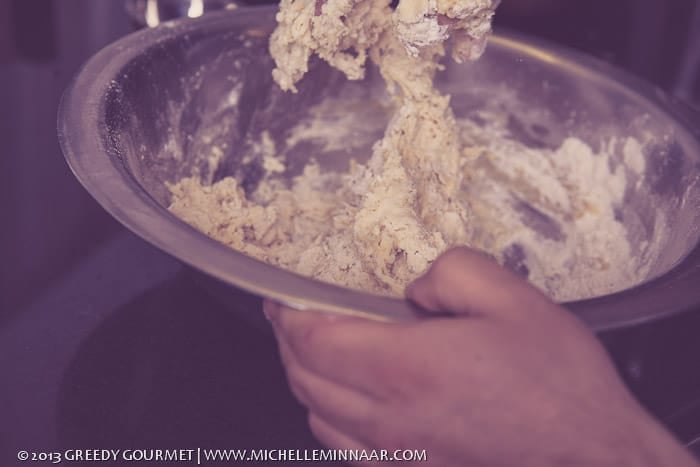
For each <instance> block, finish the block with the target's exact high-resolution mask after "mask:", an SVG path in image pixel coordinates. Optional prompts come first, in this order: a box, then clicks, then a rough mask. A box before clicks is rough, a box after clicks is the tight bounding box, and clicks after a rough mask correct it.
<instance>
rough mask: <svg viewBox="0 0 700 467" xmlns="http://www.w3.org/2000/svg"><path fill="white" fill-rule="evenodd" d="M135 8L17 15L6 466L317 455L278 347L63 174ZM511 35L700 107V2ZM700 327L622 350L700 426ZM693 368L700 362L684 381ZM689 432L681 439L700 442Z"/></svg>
mask: <svg viewBox="0 0 700 467" xmlns="http://www.w3.org/2000/svg"><path fill="white" fill-rule="evenodd" d="M217 1H218V0H217ZM126 3H127V2H126V1H124V0H0V136H1V137H2V147H1V149H0V151H1V155H0V213H1V215H2V218H1V220H0V381H2V383H0V465H12V462H13V461H7V462H6V461H5V460H6V459H9V458H6V457H5V455H6V453H8V452H16V450H17V449H20V448H24V449H29V448H36V449H38V448H43V449H50V448H55V447H61V446H63V447H77V445H79V444H81V443H82V444H83V445H85V446H86V447H107V445H108V444H110V445H112V446H115V447H122V448H123V447H125V446H124V445H123V444H120V443H125V442H130V443H142V444H143V443H161V444H166V445H168V444H169V445H170V447H183V448H186V447H188V446H185V445H183V444H182V443H184V442H190V443H200V444H201V443H202V442H206V441H209V442H211V443H213V444H214V445H215V447H235V446H228V445H222V443H225V442H226V440H231V439H235V440H237V442H238V446H237V447H255V446H259V447H285V446H287V447H289V446H291V447H305V446H315V444H314V443H313V441H311V439H310V435H309V434H308V432H307V431H306V430H305V428H304V414H303V411H301V409H300V408H299V407H298V406H296V405H295V403H294V402H293V401H292V399H291V397H290V396H289V393H288V392H287V390H286V386H285V384H284V380H283V375H282V371H281V368H280V367H279V364H278V362H277V359H276V355H275V348H274V344H273V342H272V340H271V338H270V335H269V334H268V333H266V332H265V331H264V330H260V329H257V328H255V329H254V328H250V327H249V326H248V325H247V324H246V323H245V322H240V321H239V320H238V319H237V318H236V317H234V315H233V314H231V313H229V312H228V311H229V310H225V309H222V307H221V306H219V305H217V304H216V303H213V302H211V301H210V300H209V299H208V298H206V297H205V296H203V295H201V294H200V292H199V291H198V289H196V288H195V287H193V286H192V283H191V280H190V276H189V275H188V273H187V272H186V271H184V270H183V269H182V267H181V266H180V265H179V264H178V263H176V262H175V261H173V260H172V259H170V258H168V257H167V256H166V255H164V254H162V253H160V252H158V251H156V250H154V249H152V248H151V247H150V246H148V245H146V244H145V243H144V242H142V241H141V240H139V239H136V238H134V237H133V236H132V235H131V234H129V233H128V232H126V231H125V230H124V229H123V228H122V227H121V226H119V225H118V224H117V223H116V222H115V221H113V220H112V219H111V218H110V217H109V216H108V215H107V214H105V213H104V212H103V211H102V210H101V208H100V207H99V206H98V205H97V204H96V203H95V202H94V201H93V200H92V199H91V198H90V197H89V195H88V194H87V193H86V192H85V191H84V190H83V189H82V187H80V185H79V184H78V183H77V181H76V180H75V179H74V177H73V176H72V175H71V173H70V170H69V169H68V167H67V166H66V164H65V162H64V160H63V157H62V155H61V151H60V148H59V146H58V142H57V139H56V110H57V107H58V103H59V100H60V97H61V93H62V91H63V90H64V89H65V87H66V86H67V85H68V83H69V82H70V80H71V78H72V76H73V75H74V74H75V73H76V72H77V71H78V69H79V67H80V65H81V64H82V63H83V62H84V61H85V60H87V59H88V58H89V57H90V56H91V55H92V54H93V53H95V52H96V51H97V50H99V49H100V48H101V47H103V46H105V45H107V44H108V43H110V42H112V41H114V40H115V39H117V38H119V37H120V36H122V35H124V34H127V33H129V32H130V31H132V30H134V29H135V28H136V27H139V26H140V25H139V21H138V20H136V19H134V17H131V16H129V15H128V14H127V13H126V7H125V4H126ZM146 3H147V2H146V1H145V0H144V1H139V0H135V1H133V2H131V6H132V12H134V11H136V12H138V11H141V10H139V9H138V8H139V7H144V6H145V5H146ZM248 3H256V2H248ZM257 3H263V2H257ZM177 11H178V10H177V8H176V9H170V10H169V11H168V14H176V13H177ZM151 13H152V12H151ZM164 14H165V13H164ZM142 19H144V18H142ZM151 21H153V15H152V14H151ZM142 22H147V21H142ZM496 27H497V28H499V27H507V28H511V29H516V30H520V31H524V32H527V33H529V34H532V35H536V36H541V37H544V38H547V39H550V40H552V41H555V42H558V43H560V44H564V45H568V46H571V47H574V48H577V49H580V50H583V51H586V52H588V53H591V54H593V55H595V56H597V57H599V58H602V59H604V60H607V61H610V62H613V63H615V64H617V65H618V66H620V67H623V68H626V69H627V70H629V71H631V72H632V73H635V74H637V75H639V76H641V77H643V78H644V79H646V80H648V81H651V82H653V83H655V84H656V85H657V86H659V87H661V88H663V89H664V90H666V91H668V92H670V93H673V94H675V95H677V96H679V97H681V98H684V99H685V100H686V101H688V102H689V103H692V104H693V105H696V106H697V105H699V104H700V2H698V1H697V0H672V1H669V0H615V1H610V0H569V1H562V0H504V1H503V5H502V7H501V10H500V12H499V14H498V15H497V19H496ZM688 320H689V321H684V322H683V323H681V324H676V325H670V324H669V325H665V326H666V331H663V332H662V334H661V337H658V334H654V336H657V337H654V336H652V334H653V333H651V332H649V331H641V332H640V333H638V334H635V335H634V336H632V337H629V338H626V337H624V336H623V337H621V338H618V339H616V340H615V342H616V343H613V344H612V346H613V347H615V346H616V345H617V346H619V347H618V351H619V352H620V355H622V356H620V357H619V358H620V359H622V360H625V363H624V364H623V365H626V366H625V371H627V372H628V374H626V377H627V378H628V379H629V380H630V381H632V382H633V384H636V389H637V393H638V395H639V397H640V398H641V399H642V400H643V401H645V403H647V405H648V406H650V407H651V408H652V410H654V411H655V412H656V413H657V414H658V415H659V416H665V417H666V418H667V419H668V420H675V419H674V418H673V417H676V419H677V418H678V417H681V418H682V416H681V415H678V414H679V413H681V414H683V413H685V412H683V410H686V409H688V408H690V409H693V410H696V412H693V413H696V416H695V418H693V419H692V420H693V422H692V423H691V425H693V424H695V425H697V423H695V421H696V420H697V421H698V422H700V415H697V408H698V404H697V402H696V401H695V399H694V398H693V396H694V395H695V396H698V399H700V384H696V383H698V381H697V380H698V376H696V375H697V374H698V372H697V371H694V368H695V367H696V366H697V365H693V363H694V362H695V361H696V358H694V357H700V353H699V352H698V348H696V347H692V346H689V344H687V342H686V340H688V341H692V340H695V339H694V336H695V335H697V333H698V332H700V323H698V322H697V321H698V320H697V319H695V320H693V319H691V318H688ZM679 327H680V328H679ZM662 328H663V326H661V327H658V328H657V329H662ZM678 329H682V332H681V333H679V331H678ZM664 333H665V334H664ZM683 333H685V334H683ZM681 334H683V335H685V336H686V338H687V339H686V340H682V339H680V337H679V336H681ZM659 348H664V349H667V350H669V349H670V350H669V351H673V352H676V353H674V354H672V355H671V356H664V354H660V353H659V352H657V350H658V349H659ZM679 356H682V357H684V358H686V360H684V362H685V361H687V358H688V357H692V358H691V360H689V361H690V362H691V363H690V364H689V365H686V363H678V364H677V367H676V370H677V369H678V368H681V369H682V370H681V371H680V373H679V372H678V371H676V373H673V374H671V373H669V372H670V370H668V371H667V369H668V368H670V367H669V366H668V364H667V363H668V361H669V359H676V361H677V359H678V358H680V357H679ZM630 362H632V363H630ZM635 365H636V366H635ZM648 367H650V368H653V369H654V371H656V373H653V372H652V373H649V371H650V370H648ZM664 371H667V373H664ZM647 374H651V375H652V376H649V377H646V376H644V375H647ZM659 375H662V376H661V377H660V376H659ZM645 378H646V379H645ZM659 378H662V379H659ZM635 381H636V382H635ZM688 381H690V383H692V384H689V385H687V384H686V385H683V384H681V383H683V382H685V383H688ZM685 383H684V384H685ZM696 389H697V390H698V391H697V392H694V391H695V390H696ZM674 403H675V405H674ZM674 423H675V422H674ZM695 425H693V426H695ZM681 426H682V428H681ZM687 426H690V425H687ZM687 426H686V425H683V424H682V423H680V424H677V425H676V426H675V428H674V429H676V432H677V433H679V436H682V437H683V438H685V440H686V441H691V440H692V439H693V437H694V436H695V435H694V432H693V431H692V430H693V429H690V428H687ZM699 426H700V425H699ZM698 433H700V429H699V430H698ZM174 443H180V444H174ZM98 444H100V445H99V446H98ZM142 447H143V446H142ZM145 447H154V446H152V445H147V446H145Z"/></svg>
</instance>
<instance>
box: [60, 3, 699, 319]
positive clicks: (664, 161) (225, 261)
mask: <svg viewBox="0 0 700 467" xmlns="http://www.w3.org/2000/svg"><path fill="white" fill-rule="evenodd" d="M273 27H274V8H268V7H264V8H240V9H237V10H235V11H229V12H222V13H213V14H211V15H207V16H205V17H203V18H200V19H197V20H178V21H174V22H170V23H165V24H163V25H162V26H160V27H158V28H155V29H151V30H144V31H140V32H137V33H134V34H132V35H129V36H127V37H125V38H123V39H122V40H120V41H118V42H116V43H114V44H112V45H110V46H108V47H107V48H105V49H104V50H102V51H101V52H99V53H98V54H96V55H95V56H94V57H93V58H92V59H91V60H90V61H89V62H88V63H87V64H86V65H85V67H84V68H83V69H82V71H81V72H80V74H79V75H78V76H77V77H76V79H75V81H74V82H73V83H72V85H71V87H70V88H69V89H68V90H67V92H66V93H65V95H64V97H63V100H62V102H61V106H60V111H59V138H60V142H61V145H62V148H63V151H64V154H65V157H66V159H67V161H68V163H69V165H70V166H71V168H72V170H73V172H74V173H75V175H76V177H77V178H78V179H79V180H80V182H81V183H82V184H83V185H84V186H85V188H86V189H87V190H88V191H89V192H90V193H91V194H92V196H94V197H95V199H96V200H97V201H98V202H99V203H100V204H101V205H102V206H103V207H104V208H105V209H106V210H107V211H109V212H110V213H111V214H112V215H113V216H114V217H115V218H116V219H118V220H119V221H120V222H122V223H123V224H124V225H125V226H126V227H128V228H129V229H130V230H132V231H133V232H135V233H136V234H138V235H139V236H141V237H142V238H144V239H145V240H147V241H148V242H150V243H152V244H153V245H155V246H157V247H158V248H160V249H162V250H164V251H166V252H167V253H169V254H171V255H173V256H175V257H176V258H178V259H180V260H181V261H183V262H184V263H187V264H189V265H190V266H192V267H194V268H195V269H197V270H199V271H201V272H203V273H205V274H206V275H208V276H211V277H213V278H215V279H216V280H217V281H219V282H221V283H223V284H227V285H228V286H231V287H232V288H235V289H237V290H240V289H242V290H244V291H247V292H249V293H252V294H254V295H258V296H266V297H272V298H274V299H277V300H280V301H282V302H285V303H288V304H290V305H292V306H295V307H297V308H318V309H325V310H329V311H336V312H341V313H351V314H362V315H367V316H371V317H377V318H388V319H404V318H413V317H416V316H419V315H420V312H419V311H418V310H415V309H414V308H413V307H412V306H411V305H410V304H409V303H408V302H406V301H404V300H401V299H395V298H388V297H380V296H375V295H371V294H366V293H362V292H358V291H355V290H350V289H346V288H342V287H337V286H333V285H330V284H326V283H323V282H319V281H315V280H312V279H309V278H305V277H302V276H300V275H297V274H294V273H292V272H288V271H285V270H282V269H279V268H276V267H274V266H271V265H268V264H264V263H262V262H260V261H257V260H255V259H253V258H251V257H248V256H246V255H244V254H242V253H238V252H236V251H234V250H231V249H229V248H228V247H226V246H224V245H222V244H220V243H218V242H216V241H215V240H213V239H211V238H209V237H207V236H206V235H204V234H203V233H201V232H199V231H197V230H196V229H194V228H193V227H190V226H189V225H187V224H186V223H184V222H183V221H181V220H180V219H178V218H176V217H175V216H174V215H172V214H170V213H169V212H168V210H167V206H168V203H169V191H168V189H167V187H166V183H168V182H176V181H178V180H179V179H180V178H181V177H183V176H187V175H190V174H192V173H199V174H203V173H206V172H207V170H209V169H211V167H209V166H208V164H209V162H207V160H206V158H202V157H201V156H202V154H207V153H211V151H212V148H213V147H215V146H216V147H219V148H220V149H221V148H224V149H223V150H222V153H223V160H222V161H221V163H220V164H218V165H217V167H216V169H215V170H213V171H210V172H211V173H210V178H211V179H217V178H220V177H221V176H222V175H228V174H230V175H236V176H238V177H239V179H242V180H243V184H244V185H246V184H248V185H251V184H252V185H254V184H255V183H256V181H257V180H258V179H259V173H260V167H259V163H258V162H256V161H255V160H253V161H251V160H249V159H244V158H243V157H242V154H241V153H242V151H244V148H245V141H246V136H247V135H249V134H251V133H255V132H257V133H260V132H261V131H262V130H267V131H269V133H270V134H271V135H272V137H273V138H279V137H280V136H281V135H283V134H284V133H285V131H286V130H287V129H289V128H290V126H291V125H293V124H294V123H295V122H297V121H298V120H299V119H300V118H302V117H303V116H304V115H305V112H307V111H308V109H309V107H310V106H311V105H312V104H315V103H317V102H318V100H319V99H321V98H323V96H325V95H328V94H330V93H333V92H337V90H338V89H340V88H347V89H351V90H354V92H359V93H362V92H366V93H374V92H375V91H376V92H381V88H382V84H381V82H380V81H379V80H378V79H377V78H376V76H374V75H373V73H370V76H369V77H368V79H367V82H365V83H357V82H348V81H346V80H344V79H342V77H340V76H339V74H338V73H337V72H334V71H332V70H330V69H329V68H328V67H326V66H325V65H322V64H319V63H317V64H315V65H314V66H313V67H312V71H311V72H310V75H309V76H307V77H306V78H305V80H304V81H302V83H301V86H300V92H299V93H298V94H289V93H282V92H281V91H280V90H279V89H278V88H277V87H276V86H275V85H274V83H273V82H272V80H271V77H270V70H271V68H272V61H271V59H270V57H269V54H268V52H267V37H268V35H269V33H270V32H271V30H272V28H273ZM375 74H376V73H375ZM438 84H439V86H440V87H442V88H443V89H446V90H448V91H449V92H450V93H451V94H452V95H453V105H454V108H455V112H456V113H457V114H458V115H460V114H464V113H468V112H469V111H470V109H474V108H479V107H480V106H485V105H494V102H495V103H496V104H497V105H498V101H499V99H500V97H499V96H500V95H501V94H502V92H501V91H502V90H503V89H504V86H507V88H508V89H509V90H510V91H511V94H513V93H514V94H515V95H516V96H517V99H516V102H510V103H503V105H501V108H502V110H503V112H508V113H509V116H508V118H509V120H510V121H511V122H512V123H513V124H512V125H511V130H512V137H513V138H516V139H518V140H520V141H521V142H523V143H524V144H526V145H530V146H534V147H538V146H542V147H544V146H556V145H557V144H559V143H561V141H562V139H563V138H564V137H565V136H566V135H571V134H573V135H576V136H577V137H579V138H581V139H583V140H584V141H586V142H587V143H589V144H591V145H593V146H594V147H595V145H600V144H601V141H602V140H603V138H605V137H609V136H610V135H618V136H635V137H636V136H640V135H642V134H644V135H646V138H647V140H649V138H651V140H650V143H649V144H647V145H645V157H646V162H647V171H646V175H645V180H644V188H643V189H642V190H639V192H636V193H633V194H630V195H629V199H627V200H626V205H625V206H626V207H625V209H629V210H630V212H634V213H635V215H634V216H630V217H634V218H635V219H637V222H638V224H640V225H641V226H642V227H641V230H642V231H643V230H644V228H643V226H645V225H647V226H648V225H649V224H651V225H653V221H654V219H653V212H655V210H654V209H650V206H651V205H654V206H655V207H656V208H657V209H663V210H664V212H665V213H666V217H667V223H668V228H669V231H670V235H669V238H668V239H667V241H666V242H665V245H664V247H663V248H662V251H661V253H660V254H659V257H658V258H656V259H655V262H654V266H653V268H652V273H651V274H650V276H649V278H648V279H647V280H645V281H644V282H643V283H640V284H638V285H636V286H634V287H632V288H630V289H627V290H624V291H621V292H618V293H614V294H611V295H606V296H601V297H594V298H590V299H585V300H581V301H577V302H572V303H568V304H567V306H568V307H569V308H570V309H571V310H573V311H574V312H575V313H576V314H577V315H578V316H579V317H580V318H581V319H582V320H583V321H585V322H586V323H587V324H588V325H589V326H591V327H592V328H593V329H595V330H606V329H612V328H617V327H622V326H629V325H632V324H637V323H642V322H647V321H650V320H653V319H656V318H659V317H663V316H667V315H671V314H674V313H679V312H683V311H688V310H692V309H700V246H699V242H698V241H699V239H700V142H699V139H700V132H699V128H700V118H698V116H697V115H695V114H693V112H692V111H690V110H689V108H688V107H686V106H683V105H682V104H681V103H679V102H674V101H673V100H672V99H670V98H669V97H668V96H666V95H665V94H663V93H662V92H660V91H658V90H656V89H654V88H653V87H651V86H649V85H647V84H645V83H643V82H640V81H639V80H637V79H635V78H633V77H630V76H628V75H627V74H625V73H623V72H621V71H619V70H617V69H615V68H613V67H611V66H609V65H607V64H604V63H601V62H599V61H596V60H593V59H591V58H588V57H586V56H583V55H581V54H578V53H575V52H572V51H570V50H567V49H563V48H560V47H556V46H553V45H551V44H548V43H544V42H540V41H536V40H532V39H527V38H523V37H520V36H518V35H513V34H505V35H500V34H499V35H496V36H495V37H494V38H493V40H492V41H491V43H490V45H489V48H488V51H487V53H486V54H485V56H484V57H483V59H482V60H481V61H479V62H478V63H476V64H469V65H456V64H448V65H447V70H446V72H444V73H442V74H441V75H440V77H439V78H438ZM499 90H500V91H499ZM229 97H231V98H230V99H229ZM227 102H229V103H230V104H231V105H228V104H227ZM532 109H537V110H538V111H537V112H532V111H531V110H532ZM533 115H534V116H533ZM380 120H381V119H380ZM383 123H384V122H377V124H376V126H375V127H373V128H372V131H369V132H368V134H367V135H364V137H365V138H366V139H367V148H368V150H369V146H370V145H371V142H372V141H374V140H376V139H377V138H378V137H379V136H380V135H381V132H382V128H383V127H382V125H383ZM307 149H308V148H307ZM308 152H309V151H304V152H299V154H297V155H296V156H295V155H294V154H293V153H290V154H291V156H289V157H288V162H289V164H290V167H292V166H294V165H295V164H296V165H297V166H303V162H304V160H302V159H303V158H304V157H306V156H305V155H304V154H307V153H308ZM295 158H296V159H295ZM297 159H298V160H297ZM341 162H342V161H341ZM289 170H290V171H291V172H293V169H292V168H290V169H289ZM640 235H642V236H643V235H644V232H642V233H641V234H640ZM646 240H649V239H646ZM231 292H232V293H233V290H231ZM257 312H258V311H257V310H253V309H251V310H250V313H257Z"/></svg>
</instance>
